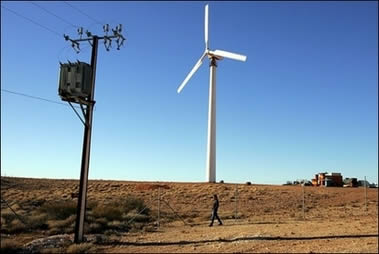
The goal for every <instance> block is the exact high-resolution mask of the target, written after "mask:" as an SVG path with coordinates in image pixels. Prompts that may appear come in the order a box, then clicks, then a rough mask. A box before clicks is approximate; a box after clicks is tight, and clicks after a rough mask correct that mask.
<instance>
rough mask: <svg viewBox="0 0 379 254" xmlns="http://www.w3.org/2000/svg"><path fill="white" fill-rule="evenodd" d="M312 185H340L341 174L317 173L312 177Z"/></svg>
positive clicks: (341, 182)
mask: <svg viewBox="0 0 379 254" xmlns="http://www.w3.org/2000/svg"><path fill="white" fill-rule="evenodd" d="M312 185H313V186H325V187H331V186H334V187H342V186H343V181H342V175H341V173H331V174H328V173H327V172H325V173H318V174H316V175H315V178H313V179H312Z"/></svg>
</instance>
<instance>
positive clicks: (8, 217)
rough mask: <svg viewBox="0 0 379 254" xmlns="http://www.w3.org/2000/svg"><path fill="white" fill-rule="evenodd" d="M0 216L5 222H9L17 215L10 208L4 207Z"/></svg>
mask: <svg viewBox="0 0 379 254" xmlns="http://www.w3.org/2000/svg"><path fill="white" fill-rule="evenodd" d="M1 217H2V218H3V219H4V220H5V224H9V223H11V222H12V221H13V220H14V219H16V218H17V216H16V215H15V214H14V213H13V212H12V211H11V210H10V209H4V210H3V211H1Z"/></svg>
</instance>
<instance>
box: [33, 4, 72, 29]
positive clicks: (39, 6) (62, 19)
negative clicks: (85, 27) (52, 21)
mask: <svg viewBox="0 0 379 254" xmlns="http://www.w3.org/2000/svg"><path fill="white" fill-rule="evenodd" d="M30 3H31V4H33V5H34V6H37V7H38V8H40V9H42V10H44V11H45V12H47V13H49V14H50V15H52V16H54V17H56V18H58V19H60V20H61V21H63V22H64V23H66V24H68V25H70V26H73V27H78V26H76V25H74V24H72V23H71V22H69V21H67V20H65V19H64V18H61V17H59V16H58V15H56V14H54V13H52V12H51V11H49V10H47V9H46V8H44V7H42V6H41V5H39V4H36V3H34V2H30Z"/></svg>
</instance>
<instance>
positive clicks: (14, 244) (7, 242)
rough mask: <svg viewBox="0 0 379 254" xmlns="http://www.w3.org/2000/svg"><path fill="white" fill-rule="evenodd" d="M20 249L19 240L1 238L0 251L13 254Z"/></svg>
mask: <svg viewBox="0 0 379 254" xmlns="http://www.w3.org/2000/svg"><path fill="white" fill-rule="evenodd" d="M21 251H22V245H21V243H20V242H19V241H16V240H13V239H4V240H3V239H1V253H3V254H8V253H9V254H11V253H12V254H13V253H20V252H21Z"/></svg>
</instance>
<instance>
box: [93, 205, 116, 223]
mask: <svg viewBox="0 0 379 254" xmlns="http://www.w3.org/2000/svg"><path fill="white" fill-rule="evenodd" d="M92 215H93V216H94V217H97V218H105V219H106V220H108V221H113V220H121V219H122V210H121V208H120V206H119V205H116V204H114V203H113V204H108V205H100V206H97V207H95V208H94V209H93V210H92Z"/></svg>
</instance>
